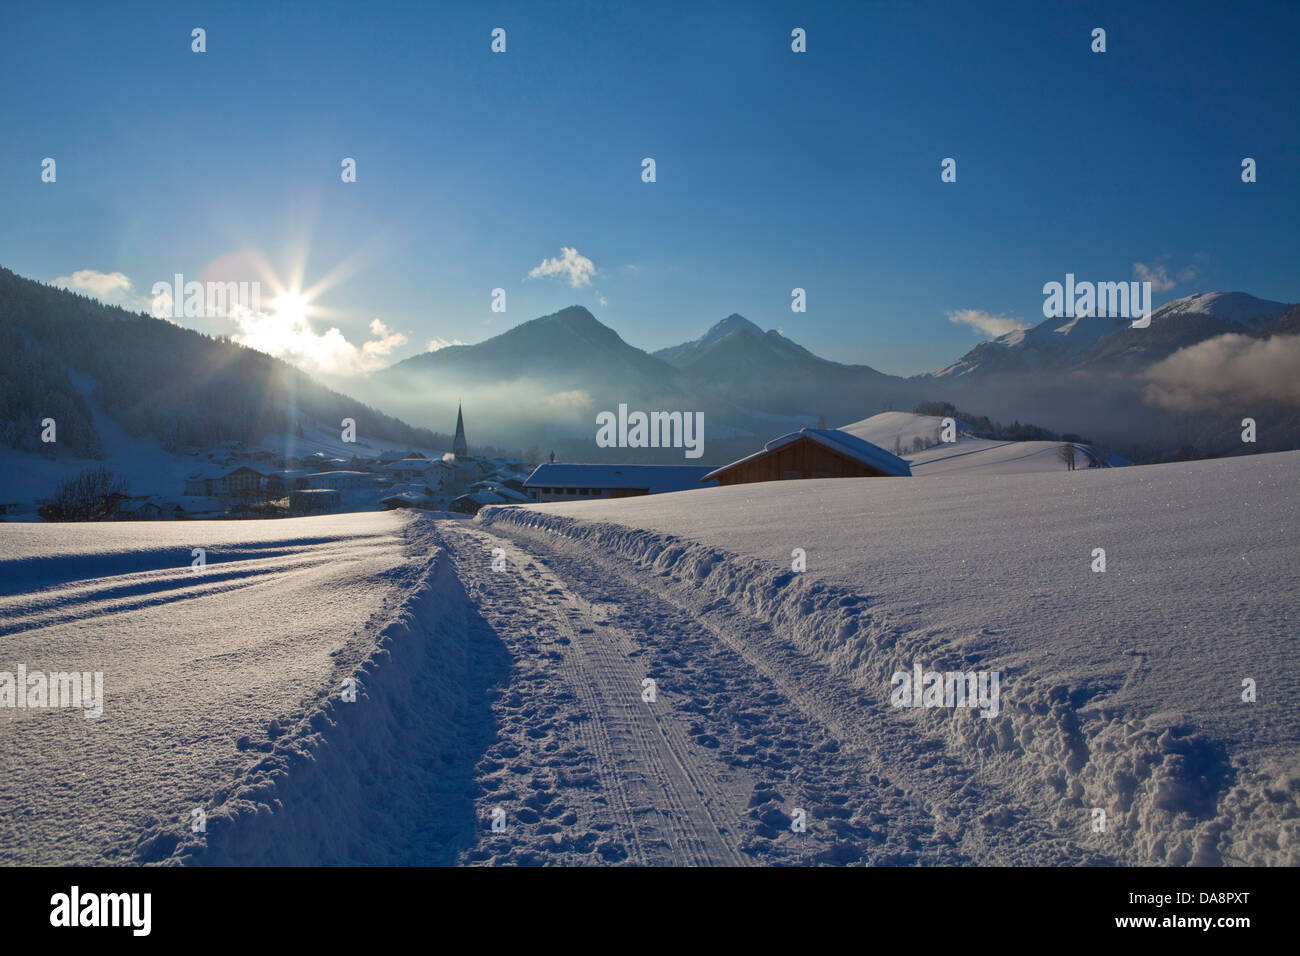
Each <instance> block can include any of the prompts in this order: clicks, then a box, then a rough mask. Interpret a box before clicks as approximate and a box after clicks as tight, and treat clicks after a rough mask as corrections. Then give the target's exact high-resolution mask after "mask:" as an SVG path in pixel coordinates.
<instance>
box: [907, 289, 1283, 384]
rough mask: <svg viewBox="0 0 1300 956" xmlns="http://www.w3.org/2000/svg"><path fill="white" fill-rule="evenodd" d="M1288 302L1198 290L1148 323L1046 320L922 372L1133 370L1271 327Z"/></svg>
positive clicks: (962, 374) (967, 374)
mask: <svg viewBox="0 0 1300 956" xmlns="http://www.w3.org/2000/svg"><path fill="white" fill-rule="evenodd" d="M1286 309H1287V305H1286V304H1285V303H1282V302H1274V301H1271V300H1269V299H1259V298H1256V297H1255V296H1253V295H1248V294H1247V293H1245V292H1200V293H1197V294H1196V295H1189V296H1184V297H1183V298H1180V299H1174V300H1173V301H1172V302H1166V303H1165V304H1164V305H1162V306H1161V307H1160V308H1158V309H1156V310H1155V311H1154V312H1152V313H1151V325H1150V326H1149V327H1148V328H1144V329H1135V328H1132V324H1131V321H1130V320H1129V319H1118V318H1107V317H1101V316H1079V317H1075V318H1064V317H1062V318H1052V319H1045V320H1044V321H1043V322H1040V323H1039V324H1038V325H1036V326H1034V327H1033V328H1032V329H1026V330H1017V331H1014V332H1008V333H1007V334H1005V335H1002V336H999V337H998V338H996V339H992V340H991V341H988V342H981V343H980V344H979V345H977V346H975V348H973V349H971V350H970V351H969V352H967V353H966V354H965V355H963V356H962V357H961V358H960V359H958V360H957V361H956V362H954V363H953V364H952V365H948V366H946V367H944V368H942V369H939V370H938V371H936V372H931V373H930V374H929V375H927V376H922V377H923V378H949V379H954V378H967V377H982V376H986V375H990V374H1007V373H1017V372H1033V371H1044V370H1070V371H1074V370H1085V369H1086V370H1094V371H1101V372H1114V371H1126V372H1127V371H1132V370H1133V368H1134V366H1145V365H1147V364H1150V363H1152V362H1156V361H1159V360H1160V359H1162V358H1165V357H1167V356H1168V355H1170V354H1172V353H1173V352H1175V351H1177V350H1178V349H1180V348H1185V347H1186V346H1188V345H1194V344H1196V343H1197V342H1200V341H1203V340H1204V339H1207V338H1211V337H1213V336H1216V335H1223V334H1226V333H1228V332H1243V333H1247V334H1259V333H1261V332H1267V331H1268V324H1269V323H1270V322H1272V321H1273V320H1276V319H1277V318H1278V317H1279V316H1280V315H1281V314H1282V313H1283V312H1284V311H1285V310H1286Z"/></svg>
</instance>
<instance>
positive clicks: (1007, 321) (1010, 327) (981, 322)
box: [948, 309, 1034, 339]
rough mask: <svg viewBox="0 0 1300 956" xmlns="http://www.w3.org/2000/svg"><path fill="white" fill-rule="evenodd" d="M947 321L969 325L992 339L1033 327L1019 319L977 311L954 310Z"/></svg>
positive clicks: (1031, 324)
mask: <svg viewBox="0 0 1300 956" xmlns="http://www.w3.org/2000/svg"><path fill="white" fill-rule="evenodd" d="M948 321H949V322H954V323H957V324H964V325H969V326H970V327H971V328H974V329H977V330H979V331H980V332H983V333H984V334H985V335H987V336H988V337H989V338H993V339H995V338H997V337H998V336H999V335H1006V334H1007V333H1008V332H1015V331H1017V330H1021V329H1032V328H1033V327H1034V326H1033V323H1030V322H1022V321H1021V320H1020V319H1016V318H1012V317H1010V316H1006V315H993V314H992V313H990V312H982V311H980V310H979V309H954V310H953V311H951V312H949V313H948Z"/></svg>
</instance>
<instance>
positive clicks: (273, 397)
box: [0, 268, 451, 457]
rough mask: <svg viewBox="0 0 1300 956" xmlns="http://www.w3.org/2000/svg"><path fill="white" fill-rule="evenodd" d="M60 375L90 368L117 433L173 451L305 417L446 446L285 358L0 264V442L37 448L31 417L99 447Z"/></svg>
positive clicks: (90, 449) (287, 428) (85, 448)
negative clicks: (119, 430)
mask: <svg viewBox="0 0 1300 956" xmlns="http://www.w3.org/2000/svg"><path fill="white" fill-rule="evenodd" d="M69 372H75V373H80V374H81V375H85V376H88V377H89V379H90V380H91V381H92V382H93V392H92V393H91V394H92V397H93V398H94V400H95V401H96V402H98V403H99V405H100V406H101V407H102V408H103V410H104V411H105V412H106V413H107V414H108V415H110V416H111V417H112V418H113V419H114V420H116V421H117V422H118V423H119V424H120V425H121V426H122V427H123V429H125V431H126V432H127V433H128V434H130V435H132V436H136V437H141V436H145V435H152V436H154V437H156V438H158V439H160V440H161V441H163V442H164V443H165V444H166V445H167V446H169V447H171V448H178V447H180V446H184V445H198V446H208V445H212V444H215V443H217V442H221V441H228V440H234V441H242V442H246V443H250V444H252V443H256V442H259V441H261V440H262V439H263V438H265V437H266V436H267V435H271V434H280V433H293V432H295V431H297V430H298V429H299V428H300V427H301V423H302V421H304V420H307V421H316V422H320V423H322V424H323V425H325V426H326V427H330V428H334V427H339V423H340V422H341V421H342V420H343V419H344V418H352V419H355V421H356V423H357V435H358V437H359V438H360V439H361V440H365V439H366V438H376V439H383V440H387V441H394V442H401V443H404V444H408V445H424V446H430V447H435V448H437V447H449V446H450V444H451V438H450V436H448V435H442V434H438V433H435V432H432V431H430V430H429V429H426V428H415V427H412V426H411V425H408V424H406V423H405V422H402V421H400V420H398V419H396V418H393V417H391V416H388V415H384V414H383V413H382V412H379V411H377V410H375V409H373V408H370V407H368V406H366V405H363V404H361V403H359V402H357V401H354V400H352V399H350V398H348V397H347V396H344V395H341V394H339V393H338V392H335V391H332V390H331V389H328V388H326V387H324V386H323V385H321V384H319V383H317V382H316V381H314V380H313V379H312V378H311V377H310V376H308V375H307V374H305V373H303V372H301V371H299V370H298V369H296V368H294V367H293V366H291V365H289V364H288V363H286V362H282V361H280V360H278V359H275V358H272V357H270V356H268V355H264V354H263V353H261V352H257V351H254V350H253V349H248V348H244V347H243V346H241V345H238V344H236V343H234V342H232V341H231V340H230V339H228V338H225V337H215V338H214V337H212V336H208V335H203V334H202V333H200V332H195V331H193V330H191V329H184V328H181V327H180V326H177V325H174V324H172V323H170V322H166V321H163V320H161V319H155V318H152V317H150V316H147V315H144V314H142V313H133V312H127V311H126V310H124V309H119V308H116V307H112V306H105V305H102V304H101V303H99V302H97V301H95V300H93V299H90V298H88V297H86V296H82V295H78V294H76V293H73V292H68V291H65V290H62V289H56V288H54V287H52V286H47V285H44V284H42V283H39V282H33V281H32V280H30V279H24V278H22V277H21V276H18V275H15V274H14V273H13V272H11V271H9V270H8V269H3V268H0V416H3V417H2V418H0V441H3V442H4V443H5V444H7V445H10V446H11V447H15V448H22V449H25V450H29V451H31V450H40V446H41V442H40V427H39V425H40V420H41V419H42V418H44V417H50V418H54V419H55V420H56V422H57V423H58V441H59V446H60V448H61V449H63V448H66V449H67V450H70V451H72V452H74V453H76V454H79V455H84V456H87V457H94V456H97V455H99V454H100V453H101V450H100V441H99V436H98V435H97V433H96V431H95V427H94V422H93V420H92V416H91V412H90V409H89V407H88V406H87V404H86V401H85V399H84V398H83V397H82V395H81V393H80V392H79V391H78V390H77V389H76V388H75V387H74V385H73V382H72V380H71V378H70V376H69Z"/></svg>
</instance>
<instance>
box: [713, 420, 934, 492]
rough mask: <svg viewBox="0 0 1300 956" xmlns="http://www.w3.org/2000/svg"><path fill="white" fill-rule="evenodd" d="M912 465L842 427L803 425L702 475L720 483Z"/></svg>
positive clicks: (860, 473) (864, 473)
mask: <svg viewBox="0 0 1300 956" xmlns="http://www.w3.org/2000/svg"><path fill="white" fill-rule="evenodd" d="M911 474H912V469H911V466H909V465H908V463H907V462H906V461H904V460H903V459H902V458H899V457H897V456H896V455H891V454H890V453H889V452H887V451H885V449H883V448H881V447H880V446H879V445H873V444H871V442H869V441H864V440H863V439H861V438H858V437H857V436H856V435H850V434H849V433H848V432H845V431H840V430H839V429H838V428H801V429H799V430H798V431H797V432H791V433H790V434H788V435H782V436H781V437H780V438H774V439H772V440H771V441H770V442H768V443H767V444H766V445H764V446H763V449H762V451H757V452H755V453H754V454H752V455H749V456H747V457H745V458H741V459H740V460H739V461H733V462H732V463H731V464H729V465H723V466H722V467H721V468H715V469H714V470H713V471H710V472H709V473H708V474H707V475H705V476H704V478H703V479H702V480H703V481H710V480H713V481H716V482H717V483H718V484H720V485H743V484H749V483H751V482H756V481H787V480H791V479H798V478H872V477H896V478H902V477H910V476H911Z"/></svg>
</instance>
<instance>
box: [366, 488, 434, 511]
mask: <svg viewBox="0 0 1300 956" xmlns="http://www.w3.org/2000/svg"><path fill="white" fill-rule="evenodd" d="M379 503H380V504H381V505H383V506H384V507H385V508H386V509H387V510H389V511H392V510H393V509H395V508H432V507H433V506H434V500H433V498H432V497H430V496H429V495H424V494H420V492H418V491H398V492H395V493H393V494H388V495H384V497H382V498H380V499H379Z"/></svg>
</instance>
